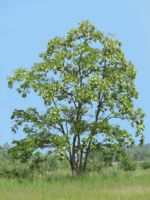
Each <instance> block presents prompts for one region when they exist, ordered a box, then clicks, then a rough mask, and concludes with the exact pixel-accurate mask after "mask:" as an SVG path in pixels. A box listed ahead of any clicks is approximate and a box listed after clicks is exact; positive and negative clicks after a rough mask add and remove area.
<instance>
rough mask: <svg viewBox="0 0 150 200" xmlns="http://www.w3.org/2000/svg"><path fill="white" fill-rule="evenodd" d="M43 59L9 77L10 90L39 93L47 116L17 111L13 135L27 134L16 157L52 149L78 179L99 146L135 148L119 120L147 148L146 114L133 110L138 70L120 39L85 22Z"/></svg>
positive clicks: (53, 41)
mask: <svg viewBox="0 0 150 200" xmlns="http://www.w3.org/2000/svg"><path fill="white" fill-rule="evenodd" d="M40 57H41V58H42V61H41V62H39V63H36V64H34V65H33V66H32V67H31V68H30V69H29V70H28V69H26V68H18V69H16V70H15V71H14V75H13V76H12V77H9V78H8V84H9V87H10V88H12V87H13V85H14V84H15V83H17V84H16V88H17V91H18V93H20V94H21V95H22V97H27V96H28V94H29V93H30V92H34V93H36V94H37V95H38V96H40V97H41V98H42V100H43V103H44V105H45V111H42V112H41V111H39V110H38V109H37V108H34V107H30V108H27V109H26V110H19V109H16V110H14V112H13V114H12V119H13V120H14V126H13V127H12V130H13V131H14V132H17V130H18V128H19V127H20V126H22V127H23V131H24V133H25V134H26V137H25V138H24V139H22V140H19V141H14V144H15V146H14V147H13V148H14V152H15V153H16V156H20V155H21V156H22V158H28V157H30V156H31V155H32V154H33V153H34V152H35V151H36V149H38V148H44V147H47V148H53V150H56V151H57V152H58V154H60V155H61V157H66V158H67V160H68V161H69V163H70V166H71V169H72V173H73V175H75V174H76V173H77V174H80V173H82V172H84V171H85V169H86V165H87V161H88V155H89V152H90V151H91V149H93V148H95V147H96V145H97V144H111V147H112V148H114V149H115V150H116V151H119V150H120V149H121V148H122V147H123V146H129V145H131V144H133V143H134V139H133V134H131V133H133V132H132V131H131V133H129V132H128V130H126V129H123V128H122V127H121V126H119V122H120V120H123V121H126V122H128V123H129V125H130V126H131V127H133V130H134V131H135V136H136V137H140V142H141V143H143V141H144V136H143V130H144V124H143V118H144V113H143V111H142V109H141V108H136V107H135V106H134V104H135V100H136V99H137V98H138V92H137V90H136V86H135V78H136V70H135V67H134V65H133V64H132V63H131V62H130V61H128V60H127V59H126V57H125V55H124V53H123V51H122V49H121V43H120V42H119V41H118V40H116V39H115V38H114V37H112V36H109V35H108V36H105V35H104V34H103V33H102V32H100V31H98V30H97V29H96V27H95V26H94V25H93V24H91V23H90V22H89V21H82V22H81V23H79V26H78V28H76V29H72V30H70V31H68V32H67V35H66V36H65V37H55V38H54V39H51V40H50V41H49V42H48V46H47V50H46V51H45V52H44V53H42V54H40ZM114 119H116V120H114ZM126 122H125V123H126Z"/></svg>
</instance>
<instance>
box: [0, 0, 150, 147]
mask: <svg viewBox="0 0 150 200" xmlns="http://www.w3.org/2000/svg"><path fill="white" fill-rule="evenodd" d="M149 8H150V1H149V0H13V1H12V0H0V144H4V143H6V142H8V143H10V142H11V141H12V140H13V139H14V138H20V137H22V134H21V135H13V134H12V133H11V126H12V121H11V120H10V116H11V113H12V111H13V110H14V109H15V108H26V107H28V106H29V105H33V106H38V107H40V101H39V99H38V98H36V96H32V95H30V97H29V98H28V99H22V98H21V97H20V96H19V95H18V94H17V93H16V92H15V90H10V89H8V87H7V81H6V77H7V76H9V75H11V74H12V72H13V70H14V69H15V68H17V67H20V66H22V67H30V66H31V65H32V64H33V63H35V62H38V61H39V58H38V55H39V53H41V52H43V51H44V50H45V49H46V46H47V42H48V40H49V39H51V38H53V37H54V36H64V35H65V33H66V31H67V30H69V29H71V28H75V27H77V23H78V22H79V21H81V20H86V19H89V20H90V21H91V22H92V23H94V24H95V25H96V27H97V29H99V30H101V31H102V32H104V33H106V34H107V33H115V34H116V38H117V39H119V40H120V41H121V42H122V43H123V44H124V45H123V49H124V52H125V54H126V57H127V58H128V59H129V60H131V61H132V62H133V63H134V65H135V66H136V69H137V71H138V75H137V79H136V85H137V89H138V91H139V94H140V95H139V100H138V101H137V102H136V105H137V106H139V107H142V108H143V110H144V111H145V113H146V118H145V126H146V129H145V139H146V140H145V143H150V103H149V102H150V92H149V89H148V88H149V87H150V64H149V60H150V11H149Z"/></svg>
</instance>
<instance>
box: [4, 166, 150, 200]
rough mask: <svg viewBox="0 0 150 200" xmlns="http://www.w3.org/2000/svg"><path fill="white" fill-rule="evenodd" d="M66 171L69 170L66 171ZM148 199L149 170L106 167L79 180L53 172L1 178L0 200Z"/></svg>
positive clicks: (149, 196)
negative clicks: (37, 176) (28, 177)
mask: <svg viewBox="0 0 150 200" xmlns="http://www.w3.org/2000/svg"><path fill="white" fill-rule="evenodd" d="M66 174H67V172H66ZM84 199H85V200H149V199H150V170H140V169H139V170H136V171H134V172H123V171H121V170H119V171H118V170H117V169H107V170H103V172H101V174H96V173H95V174H93V173H91V174H86V175H85V176H83V177H78V178H76V179H73V178H71V176H69V175H68V176H67V175H65V173H64V175H61V176H60V175H59V174H53V175H51V176H50V177H47V178H45V179H44V178H41V179H38V180H33V181H29V180H19V181H18V180H16V179H0V200H84Z"/></svg>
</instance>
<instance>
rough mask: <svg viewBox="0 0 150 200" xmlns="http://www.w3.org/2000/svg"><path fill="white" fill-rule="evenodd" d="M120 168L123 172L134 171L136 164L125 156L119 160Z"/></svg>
mask: <svg viewBox="0 0 150 200" xmlns="http://www.w3.org/2000/svg"><path fill="white" fill-rule="evenodd" d="M119 166H120V168H121V169H123V170H124V171H134V170H136V168H137V163H136V162H135V161H133V160H132V159H131V158H129V157H127V156H125V157H123V158H122V159H121V160H120V165H119Z"/></svg>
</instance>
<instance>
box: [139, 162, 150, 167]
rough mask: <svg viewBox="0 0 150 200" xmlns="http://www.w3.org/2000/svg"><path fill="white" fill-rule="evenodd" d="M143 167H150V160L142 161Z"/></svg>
mask: <svg viewBox="0 0 150 200" xmlns="http://www.w3.org/2000/svg"><path fill="white" fill-rule="evenodd" d="M141 167H142V169H150V161H144V162H142V163H141Z"/></svg>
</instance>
